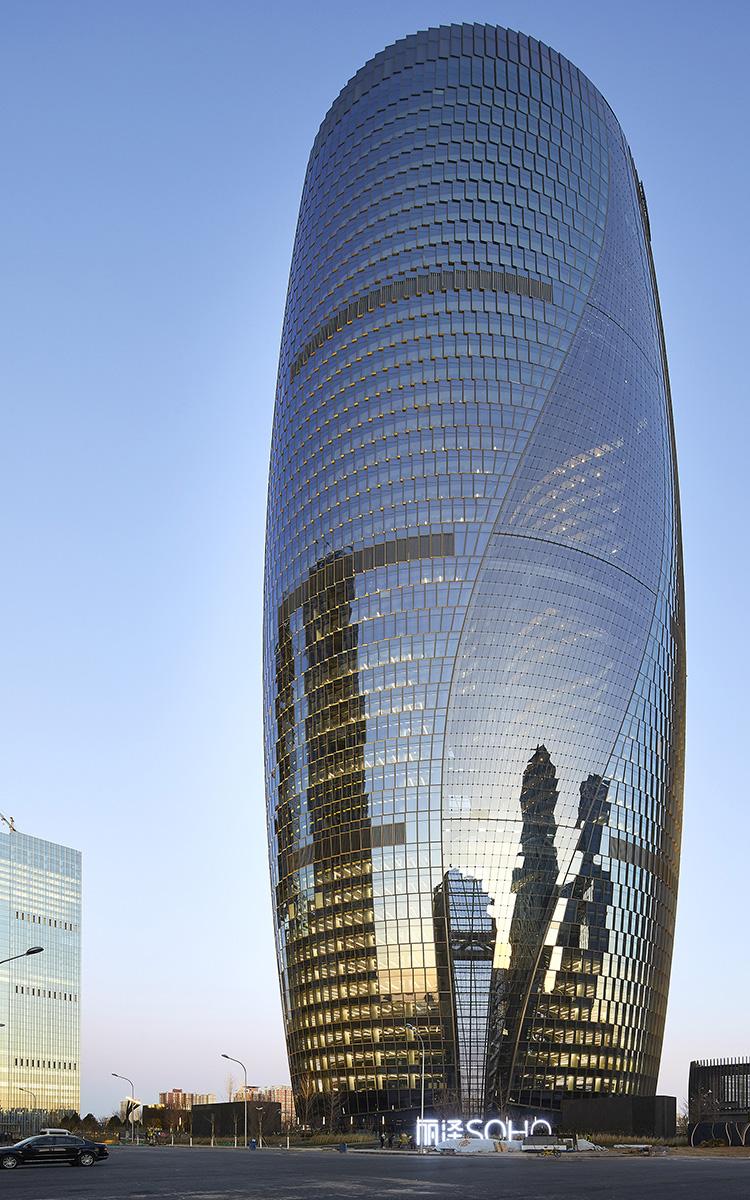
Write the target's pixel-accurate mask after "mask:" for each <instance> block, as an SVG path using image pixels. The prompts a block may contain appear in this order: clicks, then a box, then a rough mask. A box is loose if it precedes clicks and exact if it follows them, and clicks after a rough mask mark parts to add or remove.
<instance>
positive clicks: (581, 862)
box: [512, 775, 631, 1108]
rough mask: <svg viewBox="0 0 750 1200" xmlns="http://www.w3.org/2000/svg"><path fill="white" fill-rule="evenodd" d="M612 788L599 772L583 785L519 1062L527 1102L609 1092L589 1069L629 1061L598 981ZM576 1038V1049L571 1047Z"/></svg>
mask: <svg viewBox="0 0 750 1200" xmlns="http://www.w3.org/2000/svg"><path fill="white" fill-rule="evenodd" d="M608 790H609V783H608V781H607V780H606V779H602V777H601V775H589V776H588V778H587V779H585V780H584V781H583V783H582V784H581V785H580V799H579V805H578V819H577V822H576V824H577V826H578V828H579V829H580V833H579V835H578V841H577V844H576V853H575V855H574V858H573V872H572V877H570V878H569V881H566V883H565V884H564V886H563V887H562V888H561V889H560V899H561V900H562V901H565V907H564V910H563V913H562V918H561V919H560V917H559V916H558V920H559V927H555V928H556V930H557V932H556V937H555V939H554V942H555V944H554V946H552V945H549V946H546V947H545V952H544V963H543V967H544V970H545V971H546V977H545V979H544V986H543V987H539V988H537V989H534V991H533V993H532V994H531V995H530V997H529V1003H528V1006H527V1010H526V1013H525V1021H524V1031H525V1043H524V1045H522V1046H519V1050H518V1054H517V1056H516V1061H515V1065H514V1071H513V1080H512V1093H513V1097H514V1099H516V1100H517V1102H518V1103H519V1104H522V1105H526V1106H530V1107H541V1108H546V1107H548V1106H552V1105H553V1104H554V1098H555V1095H556V1093H559V1091H560V1090H561V1088H562V1087H565V1089H566V1090H567V1091H579V1092H591V1091H592V1090H602V1091H608V1090H609V1088H608V1087H607V1084H606V1080H605V1083H604V1086H603V1087H602V1086H601V1085H600V1084H599V1083H594V1082H593V1076H592V1074H591V1072H593V1071H594V1070H596V1071H604V1070H606V1069H607V1066H608V1064H612V1065H614V1064H615V1063H617V1064H618V1065H622V1064H623V1063H625V1062H627V1060H628V1048H629V1045H628V1043H629V1040H630V1038H631V1031H629V1030H628V1028H627V1025H626V1024H621V1025H618V1024H616V1023H615V1022H614V1021H612V1019H611V1015H610V1011H609V1007H608V1004H607V1001H606V1000H603V999H602V990H601V987H600V985H599V983H598V981H599V980H600V979H601V977H602V976H603V975H604V968H605V954H606V952H607V951H608V949H609V940H610V931H609V928H608V924H607V917H608V911H609V906H610V905H611V903H612V900H613V895H614V886H613V884H612V881H611V879H610V872H609V870H608V869H607V868H606V867H603V866H602V865H601V856H602V849H603V846H602V843H603V840H604V836H605V830H606V828H607V824H608V821H609V814H610V809H611V804H610V803H609V801H608V799H607V795H608ZM563 1027H564V1029H565V1030H567V1031H568V1033H567V1038H568V1039H569V1040H567V1041H565V1040H564V1038H563V1033H562V1029H563ZM571 1042H572V1044H573V1045H575V1046H576V1047H578V1048H579V1049H578V1050H577V1051H574V1052H571V1050H570V1049H569V1046H570V1044H571ZM609 1069H612V1068H611V1066H610V1068H609Z"/></svg>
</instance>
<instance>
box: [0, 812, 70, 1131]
mask: <svg viewBox="0 0 750 1200" xmlns="http://www.w3.org/2000/svg"><path fill="white" fill-rule="evenodd" d="M36 946H41V947H42V950H41V952H39V953H35V954H26V951H27V950H29V949H31V948H32V947H36ZM15 955H18V956H20V957H14V956H15ZM0 959H11V961H10V962H3V963H2V964H1V965H0V1020H2V1021H3V1023H4V1026H5V1027H4V1028H3V1029H0V1123H2V1124H4V1125H5V1126H6V1127H7V1128H8V1130H10V1131H12V1130H14V1129H15V1130H21V1131H23V1130H24V1129H25V1127H26V1126H25V1122H26V1120H27V1118H28V1114H29V1113H39V1114H41V1113H50V1112H60V1111H61V1110H64V1111H73V1112H78V1111H79V1107H80V1067H79V1045H80V1007H79V1005H80V981H81V855H80V852H79V851H78V850H70V849H69V848H68V847H67V846H58V845H56V844H55V843H54V842H46V841H43V840H42V839H41V838H36V837H30V836H29V835H28V834H25V833H19V832H18V831H17V830H11V831H10V832H6V831H3V832H2V833H0Z"/></svg>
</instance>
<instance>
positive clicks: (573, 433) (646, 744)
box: [264, 26, 684, 1115]
mask: <svg viewBox="0 0 750 1200" xmlns="http://www.w3.org/2000/svg"><path fill="white" fill-rule="evenodd" d="M491 273H492V274H491ZM498 274H499V275H501V276H502V277H503V279H506V280H507V279H508V278H510V277H512V278H513V279H514V281H518V282H517V283H516V282H514V286H513V289H510V288H507V289H506V288H505V287H498V286H497V285H496V277H497V276H498ZM420 277H421V278H422V279H424V278H428V279H429V278H430V277H432V278H433V279H434V280H435V281H437V279H438V278H439V279H440V280H441V284H442V283H446V284H447V286H445V287H443V286H433V287H432V288H431V289H430V288H427V287H425V288H422V287H421V285H420V287H419V288H418V287H417V286H416V284H413V283H412V284H409V285H408V286H406V285H405V281H406V280H409V279H412V280H414V279H418V278H420ZM493 281H494V285H493V286H489V285H490V284H493ZM372 297H377V303H376V302H375V301H374V300H373V302H372V303H371V304H370V303H366V302H364V301H363V299H362V298H364V300H365V301H367V300H368V299H370V298H372ZM331 314H335V317H334V318H333V319H332V318H331ZM681 586H682V585H681V561H680V543H679V521H678V514H677V510H676V475H675V462H674V450H673V444H672V429H671V410H670V401H669V395H668V382H667V375H666V360H665V355H664V348H663V339H662V333H661V322H660V318H659V313H658V301H657V299H656V290H655V283H654V279H653V267H652V263H651V256H650V247H649V243H648V235H647V224H646V214H645V200H644V198H643V191H642V188H641V186H640V182H639V181H638V179H637V175H636V173H635V169H634V167H633V164H632V159H631V157H630V153H629V150H628V148H627V145H626V143H625V141H624V139H623V137H622V134H621V131H620V130H619V126H618V125H617V122H616V121H615V119H614V117H613V115H612V113H611V110H610V109H609V107H608V106H607V105H606V102H605V101H604V100H603V99H602V97H601V96H600V95H599V93H598V92H597V91H596V90H595V89H594V88H593V87H592V85H591V84H590V83H589V82H588V80H586V79H585V78H584V77H583V76H582V75H581V74H580V73H579V72H578V71H577V70H576V68H575V67H573V66H572V65H571V64H570V63H568V62H567V61H566V60H564V59H563V58H561V57H560V56H558V55H557V54H555V52H554V51H551V50H549V49H548V48H547V47H544V46H543V45H541V44H540V43H537V42H535V41H533V40H532V39H527V38H525V37H522V36H521V35H516V34H514V33H512V32H511V31H506V30H502V29H495V28H491V27H481V26H451V27H448V28H441V29H438V30H429V31H426V32H424V33H421V34H417V35H414V36H413V37H410V38H406V39H404V41H402V42H400V43H397V44H396V45H395V46H393V47H390V48H388V49H387V50H385V51H383V52H382V53H381V54H379V55H377V56H376V57H375V58H374V59H373V60H372V61H371V62H370V63H368V64H367V65H366V66H365V67H364V68H362V70H361V71H360V72H359V73H358V74H357V75H356V76H355V77H354V79H353V80H352V81H350V83H349V84H348V85H347V87H346V88H345V89H344V90H343V92H342V93H341V95H340V96H339V98H338V99H337V101H336V102H335V103H334V105H333V106H332V108H331V110H330V112H329V114H328V116H327V117H326V118H325V120H324V122H323V124H322V126H321V129H320V132H319V134H318V137H317V139H316V142H315V145H314V147H313V151H312V154H311V158H310V162H309V164H308V171H307V176H306V180H305V187H304V191H303V197H302V202H301V207H300V216H299V223H298V228H297V235H296V239H295V247H294V253H293V259H292V267H291V273H290V283H289V292H288V297H287V305H286V312H285V319H284V330H283V335H282V348H281V356H280V367H279V382H278V391H277V398H276V409H275V416H274V431H273V441H272V450H271V469H270V483H269V503H268V521H267V546H266V593H265V634H264V680H265V684H264V686H265V747H266V784H267V805H268V826H269V845H270V866H271V879H272V886H273V891H274V905H275V924H276V936H277V949H278V958H279V971H280V980H281V988H282V998H283V1004H284V1014H285V1021H286V1031H287V1042H288V1048H289V1055H290V1064H291V1071H292V1081H293V1086H294V1088H295V1092H296V1094H297V1096H298V1098H299V1103H300V1105H301V1107H300V1109H299V1111H301V1112H305V1111H309V1110H310V1105H311V1104H312V1105H313V1106H314V1107H317V1109H318V1110H319V1111H325V1108H326V1105H327V1104H328V1105H331V1104H334V1102H338V1100H340V1101H341V1107H343V1108H345V1109H346V1110H347V1111H348V1112H349V1113H351V1114H352V1115H355V1114H359V1115H363V1114H369V1113H376V1112H386V1111H391V1109H392V1108H393V1107H394V1106H395V1107H396V1108H398V1109H405V1108H411V1107H415V1106H416V1105H418V1102H419V1084H420V1067H421V1056H420V1050H419V1042H418V1040H417V1039H415V1038H414V1037H413V1036H412V1035H411V1033H410V1030H409V1029H408V1026H409V1025H413V1026H414V1027H415V1028H416V1029H417V1030H418V1031H419V1033H420V1035H421V1037H422V1039H423V1042H424V1045H425V1058H426V1063H425V1065H426V1077H427V1090H428V1101H431V1102H433V1103H435V1104H438V1103H443V1104H449V1103H453V1104H455V1105H457V1106H459V1107H460V1106H462V1105H463V1106H464V1107H466V1106H470V1105H471V1104H477V1103H478V1102H479V1100H480V1099H483V1100H484V1102H485V1103H487V1104H493V1103H494V1104H498V1105H501V1104H505V1105H508V1104H513V1105H517V1106H524V1105H527V1104H545V1105H549V1106H551V1107H554V1106H555V1104H557V1103H559V1099H560V1096H561V1094H563V1093H570V1092H576V1091H592V1092H595V1091H615V1092H618V1091H619V1092H627V1091H644V1090H645V1091H647V1090H649V1089H651V1090H653V1086H654V1085H655V1079H656V1071H657V1068H658V1059H659V1054H660V1046H661V1036H662V1028H663V1020H664V1009H665V1005H666V994H667V985H668V977H669V963H670V957H671V940H672V930H673V920H674V903H675V896H676V880H677V870H678V853H679V827H680V806H681V793H680V788H681V738H682V720H683V718H682V697H683V692H684V650H683V637H682V599H681ZM527 809H528V811H526V810H527ZM540 822H541V827H540V824H539V823H540ZM469 897H471V903H469V902H468V898H469ZM462 898H463V899H462ZM478 898H486V904H485V903H484V901H483V903H482V904H478V903H477V899H478Z"/></svg>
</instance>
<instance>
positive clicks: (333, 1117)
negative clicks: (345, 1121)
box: [326, 1087, 341, 1133]
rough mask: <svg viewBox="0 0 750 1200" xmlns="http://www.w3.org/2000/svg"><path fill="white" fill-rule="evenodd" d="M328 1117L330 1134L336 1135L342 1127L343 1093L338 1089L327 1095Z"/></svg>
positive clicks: (335, 1088) (333, 1089)
mask: <svg viewBox="0 0 750 1200" xmlns="http://www.w3.org/2000/svg"><path fill="white" fill-rule="evenodd" d="M326 1117H327V1122H326V1123H327V1125H328V1129H329V1132H330V1133H336V1131H337V1130H338V1129H339V1128H340V1126H341V1092H340V1091H339V1089H338V1088H337V1087H334V1088H331V1090H330V1092H327V1093H326Z"/></svg>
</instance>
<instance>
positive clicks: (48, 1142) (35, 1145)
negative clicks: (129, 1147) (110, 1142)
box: [0, 1133, 109, 1171]
mask: <svg viewBox="0 0 750 1200" xmlns="http://www.w3.org/2000/svg"><path fill="white" fill-rule="evenodd" d="M108 1154H109V1151H108V1150H107V1147H106V1146H105V1145H103V1144H102V1143H101V1142H89V1141H88V1140H87V1139H86V1138H79V1137H75V1136H74V1135H73V1134H72V1133H66V1134H62V1133H55V1134H51V1133H44V1134H39V1135H38V1136H37V1137H28V1138H24V1139H23V1141H22V1142H16V1144H15V1146H2V1147H0V1167H4V1168H5V1169H6V1170H7V1171H11V1170H13V1168H14V1167H23V1166H26V1165H27V1164H29V1165H30V1164H33V1163H70V1165H71V1166H72V1167H92V1166H93V1165H94V1163H95V1162H96V1161H97V1159H99V1158H107V1156H108Z"/></svg>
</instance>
